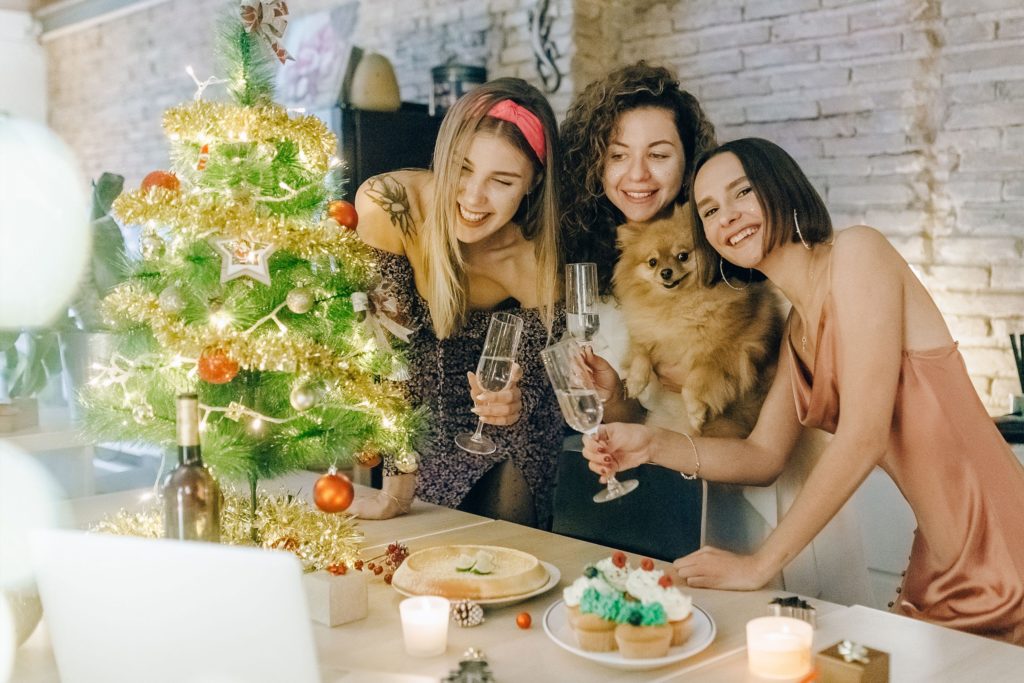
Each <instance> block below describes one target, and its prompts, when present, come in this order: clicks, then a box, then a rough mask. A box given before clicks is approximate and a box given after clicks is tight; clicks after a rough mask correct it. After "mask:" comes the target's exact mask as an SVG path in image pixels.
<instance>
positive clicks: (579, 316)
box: [565, 263, 601, 346]
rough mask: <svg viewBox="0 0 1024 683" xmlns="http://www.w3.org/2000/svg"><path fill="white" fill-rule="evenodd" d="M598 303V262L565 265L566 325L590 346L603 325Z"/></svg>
mask: <svg viewBox="0 0 1024 683" xmlns="http://www.w3.org/2000/svg"><path fill="white" fill-rule="evenodd" d="M596 304H597V264H596V263H569V264H566V266H565V327H566V331H568V333H569V336H570V337H572V338H573V339H575V340H576V341H578V342H579V343H580V344H584V345H587V346H589V345H590V344H591V343H592V342H593V339H594V336H595V335H596V334H597V331H598V329H600V326H601V318H600V316H599V315H598V314H597V311H596V310H594V306H595V305H596Z"/></svg>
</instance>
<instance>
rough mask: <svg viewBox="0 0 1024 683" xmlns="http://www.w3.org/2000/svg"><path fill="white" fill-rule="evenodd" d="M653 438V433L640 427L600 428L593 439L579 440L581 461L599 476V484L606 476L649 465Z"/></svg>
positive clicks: (608, 426)
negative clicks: (584, 460) (586, 463)
mask: <svg viewBox="0 0 1024 683" xmlns="http://www.w3.org/2000/svg"><path fill="white" fill-rule="evenodd" d="M654 437H655V432H654V431H653V430H651V429H650V428H649V427H646V426H644V425H639V424H626V423H620V422H616V423H613V424H608V425H601V427H600V429H598V432H597V436H596V437H593V436H585V437H583V457H584V458H586V459H587V460H588V461H589V462H588V466H589V467H590V469H591V471H592V472H596V473H597V474H599V475H601V483H602V484H603V483H605V481H606V479H605V478H606V476H607V475H609V474H615V473H617V472H621V471H622V470H628V469H632V468H634V467H637V466H639V465H643V464H645V463H648V462H650V461H651V452H652V451H651V445H652V444H653V442H654Z"/></svg>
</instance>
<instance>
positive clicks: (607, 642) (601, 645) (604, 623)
mask: <svg viewBox="0 0 1024 683" xmlns="http://www.w3.org/2000/svg"><path fill="white" fill-rule="evenodd" d="M624 605H625V601H624V600H623V599H622V596H621V595H620V594H619V593H618V592H615V593H612V594H604V593H600V592H599V591H598V590H597V589H596V588H587V589H586V590H585V591H584V592H583V597H582V598H581V599H580V604H579V610H580V613H579V616H578V617H577V618H576V624H575V626H574V627H573V630H574V631H575V632H576V642H578V643H579V646H580V649H582V650H586V651H588V652H611V651H612V650H614V649H615V647H616V641H615V629H616V624H617V620H618V617H619V614H620V613H621V612H622V611H623V606H624Z"/></svg>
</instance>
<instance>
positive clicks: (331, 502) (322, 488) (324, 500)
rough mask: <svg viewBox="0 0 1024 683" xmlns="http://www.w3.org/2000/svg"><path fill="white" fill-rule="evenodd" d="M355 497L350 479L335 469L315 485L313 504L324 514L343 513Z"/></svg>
mask: <svg viewBox="0 0 1024 683" xmlns="http://www.w3.org/2000/svg"><path fill="white" fill-rule="evenodd" d="M355 495H356V490H355V487H353V486H352V482H351V481H350V480H349V478H348V477H346V476H345V475H344V474H341V473H339V472H335V471H334V468H331V470H330V471H328V472H327V474H325V475H324V476H322V477H320V478H319V479H317V480H316V483H315V484H313V502H314V503H316V506H317V507H318V508H320V509H321V510H323V511H324V512H341V511H342V510H346V509H348V506H349V505H351V504H352V499H353V498H355ZM381 571H384V570H383V569H381ZM377 573H380V572H377Z"/></svg>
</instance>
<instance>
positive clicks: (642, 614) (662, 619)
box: [615, 602, 672, 659]
mask: <svg viewBox="0 0 1024 683" xmlns="http://www.w3.org/2000/svg"><path fill="white" fill-rule="evenodd" d="M624 605H625V608H624V609H622V610H620V611H619V614H618V616H617V618H616V621H618V622H619V623H618V626H616V627H615V644H616V645H618V647H619V652H620V653H621V654H622V656H623V657H624V658H625V659H654V658H657V657H664V656H665V655H667V654H668V648H669V647H670V643H671V642H672V627H671V626H669V624H668V619H667V617H666V616H665V610H664V608H662V606H661V604H660V603H651V604H647V605H645V604H643V603H640V602H627V603H624Z"/></svg>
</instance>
